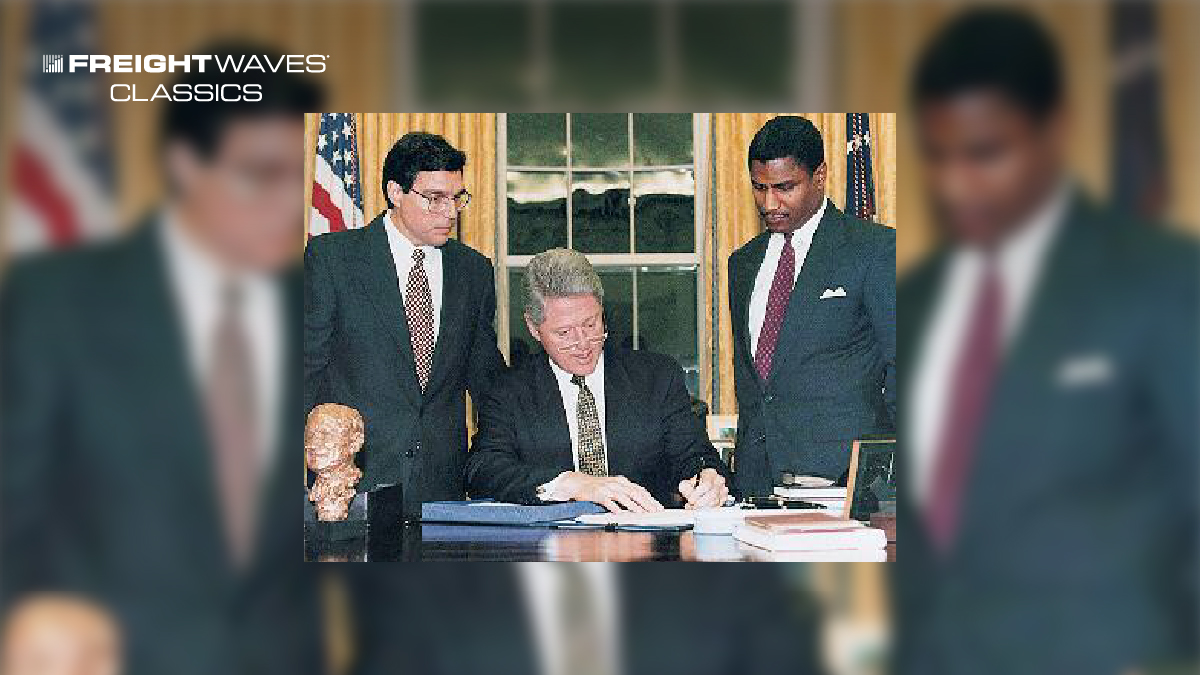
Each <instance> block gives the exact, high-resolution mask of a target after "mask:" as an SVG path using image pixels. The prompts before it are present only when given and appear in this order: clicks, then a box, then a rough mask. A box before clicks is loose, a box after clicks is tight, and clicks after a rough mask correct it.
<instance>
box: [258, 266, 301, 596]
mask: <svg viewBox="0 0 1200 675" xmlns="http://www.w3.org/2000/svg"><path fill="white" fill-rule="evenodd" d="M301 274H302V272H301ZM280 292H281V295H282V298H283V300H282V302H283V307H282V310H281V317H280V320H281V321H282V322H283V326H284V330H283V331H282V335H281V336H280V337H281V339H282V341H283V344H282V348H283V359H284V360H283V363H284V364H290V363H297V362H298V360H299V359H300V357H301V356H302V354H301V352H302V349H303V346H302V344H301V342H302V340H300V339H297V337H298V336H300V335H303V333H302V331H301V329H302V328H303V320H304V289H303V283H302V280H298V279H297V278H296V275H288V277H287V278H286V279H285V280H284V282H283V283H282V287H281V289H280ZM282 376H283V384H284V387H283V389H282V390H280V396H281V400H280V405H279V412H278V415H277V417H276V418H275V419H274V420H270V421H269V423H272V424H275V428H276V429H277V430H278V432H277V437H276V438H277V440H276V441H275V448H273V450H274V452H273V454H272V455H271V456H272V461H271V464H270V465H269V466H267V467H264V471H263V477H264V481H263V483H262V485H263V487H262V495H263V496H262V499H261V501H260V503H259V508H258V523H257V530H256V541H255V546H256V547H255V550H254V559H255V562H256V563H257V564H258V567H259V569H260V570H262V571H264V572H268V573H269V570H271V569H273V568H272V567H271V561H272V556H274V555H276V554H277V552H279V551H290V550H292V549H291V547H292V546H293V545H294V543H295V541H296V539H295V538H296V537H298V536H302V531H301V530H302V528H301V526H299V525H294V523H295V520H296V518H295V510H296V501H297V499H298V497H299V494H300V489H299V488H300V487H301V483H300V481H301V480H302V478H301V472H300V471H298V470H297V466H296V464H297V462H296V461H295V460H296V459H297V458H298V452H299V450H300V448H302V447H303V445H304V434H303V428H304V421H303V419H302V417H301V411H302V410H303V405H304V404H303V400H302V397H301V396H300V393H301V387H302V382H301V379H300V374H299V371H298V370H297V369H296V368H287V367H284V368H283V373H282Z"/></svg>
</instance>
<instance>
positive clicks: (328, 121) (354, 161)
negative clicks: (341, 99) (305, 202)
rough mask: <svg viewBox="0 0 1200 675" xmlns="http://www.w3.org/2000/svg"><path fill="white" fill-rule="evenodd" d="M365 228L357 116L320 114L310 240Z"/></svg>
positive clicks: (351, 114) (309, 222)
mask: <svg viewBox="0 0 1200 675" xmlns="http://www.w3.org/2000/svg"><path fill="white" fill-rule="evenodd" d="M365 224H366V221H365V220H364V219H363V205H362V186H361V185H360V182H359V179H358V134H357V133H356V129H355V125H354V113H321V126H320V131H319V133H318V135H317V158H316V167H315V170H314V171H313V186H312V211H311V212H310V213H309V217H308V236H310V237H315V236H317V235H318V234H325V233H326V232H338V231H340V230H347V229H352V228H355V227H362V226H363V225H365Z"/></svg>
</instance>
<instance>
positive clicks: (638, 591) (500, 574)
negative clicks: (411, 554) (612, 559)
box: [349, 563, 822, 675]
mask: <svg viewBox="0 0 1200 675" xmlns="http://www.w3.org/2000/svg"><path fill="white" fill-rule="evenodd" d="M484 567H485V568H486V569H485V568H484ZM484 567H481V568H480V569H479V571H478V572H474V573H472V574H469V575H464V574H462V573H460V572H458V570H457V569H447V568H445V567H444V566H436V565H435V566H429V565H425V566H420V568H419V569H412V570H406V574H404V575H398V574H395V573H389V571H387V570H379V568H378V566H368V568H357V569H355V570H353V572H354V574H353V575H352V576H351V578H350V593H349V595H350V597H351V600H352V604H353V605H354V606H355V607H357V608H359V613H358V614H357V622H356V625H357V626H358V638H359V639H358V641H357V644H356V645H355V657H356V658H355V663H354V665H353V667H352V668H351V672H353V673H354V675H376V674H383V673H395V672H415V673H428V674H429V675H458V674H463V675H466V674H467V673H482V672H487V673H495V674H497V675H510V674H511V675H531V674H533V673H539V674H541V675H617V674H618V673H624V674H625V675H643V674H651V673H653V674H655V675H676V674H678V675H685V674H686V675H734V674H736V675H759V674H762V675H767V674H775V673H787V674H788V675H793V674H795V675H814V674H815V673H819V672H822V668H821V667H820V665H819V664H820V658H819V649H818V645H819V640H818V635H819V625H818V619H819V617H818V616H817V613H816V605H815V602H813V601H812V600H811V599H807V598H805V596H804V594H803V593H801V592H800V591H799V590H798V589H796V588H795V586H794V584H795V583H797V580H796V579H795V578H794V577H793V578H788V577H789V575H788V574H787V572H794V571H795V570H794V569H793V568H790V567H789V566H786V565H773V566H768V567H761V566H743V565H687V566H684V567H682V568H681V567H679V566H670V565H668V566H662V567H656V566H650V565H614V564H607V563H566V564H525V565H491V566H484ZM381 589H386V590H385V592H386V593H387V594H388V596H389V597H394V598H398V599H400V600H399V601H397V602H392V603H380V602H376V601H375V600H374V596H375V595H377V594H378V593H379V592H380V590H381Z"/></svg>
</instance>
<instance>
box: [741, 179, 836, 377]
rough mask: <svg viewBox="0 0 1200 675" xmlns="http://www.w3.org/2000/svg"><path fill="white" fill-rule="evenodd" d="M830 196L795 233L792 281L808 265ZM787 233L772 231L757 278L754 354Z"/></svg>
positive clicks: (753, 301) (753, 296)
mask: <svg viewBox="0 0 1200 675" xmlns="http://www.w3.org/2000/svg"><path fill="white" fill-rule="evenodd" d="M827 203H829V202H828V200H827V199H822V200H821V208H819V209H817V212H816V213H814V214H812V216H811V217H809V219H808V220H806V221H804V224H803V225H801V226H800V227H798V228H796V231H795V232H794V233H793V234H792V249H793V250H795V252H796V269H795V272H794V273H793V274H792V284H793V285H795V283H796V277H799V276H800V268H801V267H804V259H805V258H806V257H807V256H808V248H809V247H810V246H812V240H813V235H814V234H816V232H817V226H818V225H820V224H821V218H822V217H823V216H824V215H825V205H826V204H827ZM783 239H784V236H783V235H782V234H779V233H778V232H776V233H772V234H771V237H770V239H768V240H767V253H766V255H764V256H763V262H762V265H760V266H759V268H758V275H757V276H755V277H754V291H753V292H751V294H750V321H749V324H750V325H749V326H748V327H749V328H750V354H751V355H753V354H757V353H758V334H759V333H761V332H762V326H763V322H764V321H765V320H766V318H767V298H769V297H770V295H771V284H772V283H773V282H774V281H775V269H776V268H778V267H779V255H780V254H781V253H783Z"/></svg>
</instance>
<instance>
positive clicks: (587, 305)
mask: <svg viewBox="0 0 1200 675" xmlns="http://www.w3.org/2000/svg"><path fill="white" fill-rule="evenodd" d="M525 284H526V292H527V293H526V297H527V300H526V304H525V323H526V325H527V326H528V327H529V333H530V334H531V335H532V336H533V337H534V339H535V340H537V341H538V342H539V343H540V344H541V345H542V347H543V348H544V349H545V351H546V354H545V355H544V357H539V356H534V357H530V358H528V359H526V360H525V361H524V362H522V363H521V364H520V366H519V367H514V369H513V370H512V371H510V372H508V373H506V374H504V375H502V376H501V377H500V378H498V379H497V381H496V385H495V386H494V387H493V388H492V391H491V392H490V394H489V396H488V397H486V398H484V399H483V400H482V403H481V405H480V410H479V432H478V434H476V436H475V439H474V443H473V444H472V448H471V456H470V459H469V461H468V463H467V483H468V486H469V489H470V491H471V494H472V496H473V497H495V498H497V499H500V500H503V501H511V502H519V503H530V504H534V503H539V502H547V501H568V500H581V501H593V502H597V503H599V504H602V505H603V506H605V507H606V508H608V509H609V510H610V511H620V510H628V511H638V512H646V511H660V510H662V509H663V506H664V504H666V505H668V506H671V505H675V504H677V503H679V502H680V501H682V503H683V504H684V506H685V507H686V508H699V507H705V506H719V505H721V504H722V503H724V502H725V500H726V498H727V497H728V496H729V491H728V489H727V488H726V475H727V471H726V468H725V466H724V464H722V462H721V459H720V457H719V456H718V455H717V452H716V450H715V449H714V448H713V447H712V445H711V444H710V443H709V442H708V437H707V435H706V434H705V431H704V428H703V425H701V424H700V422H699V420H697V418H696V417H695V416H694V415H693V414H692V409H691V399H690V398H689V397H688V392H687V389H686V388H684V384H683V371H682V369H680V367H679V365H678V364H677V363H675V362H674V361H672V360H671V359H670V358H669V357H666V356H663V355H660V354H655V353H652V352H647V351H632V350H629V349H625V348H621V347H617V346H615V345H612V344H608V345H606V344H605V342H606V338H607V337H608V333H607V332H606V331H605V327H604V306H603V300H604V288H603V286H601V284H600V277H599V275H597V274H596V271H595V270H594V269H592V266H591V264H590V263H589V262H588V260H587V258H586V257H584V256H583V254H581V253H577V252H575V251H570V250H566V249H552V250H549V251H546V252H544V253H541V254H539V255H537V256H534V258H533V260H531V261H530V262H529V266H528V267H527V268H526V271H525Z"/></svg>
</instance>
